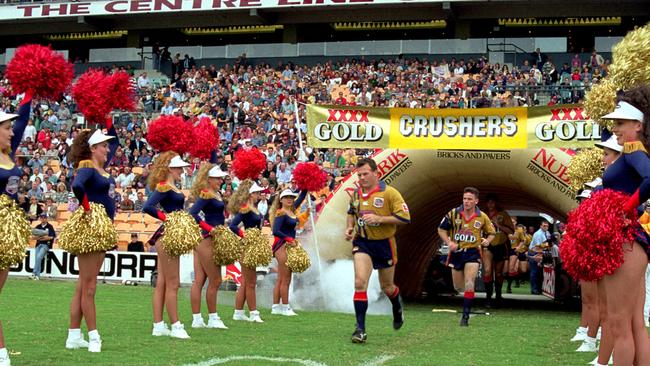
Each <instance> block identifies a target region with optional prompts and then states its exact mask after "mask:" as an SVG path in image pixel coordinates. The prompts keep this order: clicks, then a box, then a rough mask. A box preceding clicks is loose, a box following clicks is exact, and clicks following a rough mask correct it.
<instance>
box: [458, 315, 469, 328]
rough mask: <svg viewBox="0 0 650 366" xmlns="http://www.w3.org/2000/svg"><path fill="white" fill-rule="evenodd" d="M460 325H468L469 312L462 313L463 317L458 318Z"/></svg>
mask: <svg viewBox="0 0 650 366" xmlns="http://www.w3.org/2000/svg"><path fill="white" fill-rule="evenodd" d="M460 326H461V327H469V314H463V317H462V318H460Z"/></svg>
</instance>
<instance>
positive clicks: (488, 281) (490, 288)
mask: <svg viewBox="0 0 650 366" xmlns="http://www.w3.org/2000/svg"><path fill="white" fill-rule="evenodd" d="M483 285H484V286H485V301H486V302H487V303H488V304H489V303H490V300H492V292H494V282H492V276H490V275H485V276H483Z"/></svg>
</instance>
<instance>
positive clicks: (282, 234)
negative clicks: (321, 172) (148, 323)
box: [273, 191, 307, 254]
mask: <svg viewBox="0 0 650 366" xmlns="http://www.w3.org/2000/svg"><path fill="white" fill-rule="evenodd" d="M305 197H307V191H302V192H300V195H299V196H298V198H297V199H296V200H295V201H294V202H293V209H294V211H295V210H297V209H298V207H300V205H301V204H302V202H303V201H304V200H305ZM276 199H279V198H276ZM299 221H300V220H299V219H298V218H297V217H291V216H289V215H280V216H277V217H276V218H275V221H273V236H275V238H274V240H273V253H274V254H275V252H277V251H278V249H280V248H282V246H283V245H284V244H285V243H286V242H287V240H293V239H295V238H296V227H297V226H298V223H299Z"/></svg>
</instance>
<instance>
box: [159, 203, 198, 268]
mask: <svg viewBox="0 0 650 366" xmlns="http://www.w3.org/2000/svg"><path fill="white" fill-rule="evenodd" d="M201 239H202V237H201V228H199V225H198V224H197V223H196V221H195V220H194V218H193V217H192V216H191V215H190V214H189V213H187V212H185V211H174V212H172V213H169V214H167V220H165V232H164V233H163V236H162V238H161V239H160V240H161V241H162V247H163V249H164V250H165V253H167V255H169V256H170V257H178V256H179V255H181V254H185V253H189V252H191V251H192V250H194V248H196V246H197V245H199V243H200V242H201Z"/></svg>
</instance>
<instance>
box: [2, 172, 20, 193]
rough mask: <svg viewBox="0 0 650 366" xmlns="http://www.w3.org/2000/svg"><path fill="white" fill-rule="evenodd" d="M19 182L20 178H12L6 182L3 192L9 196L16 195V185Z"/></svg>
mask: <svg viewBox="0 0 650 366" xmlns="http://www.w3.org/2000/svg"><path fill="white" fill-rule="evenodd" d="M19 182H20V177H18V176H15V175H14V176H12V177H9V179H8V180H7V186H6V187H5V192H7V193H8V194H9V195H12V196H13V195H14V194H16V193H18V183H19Z"/></svg>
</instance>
